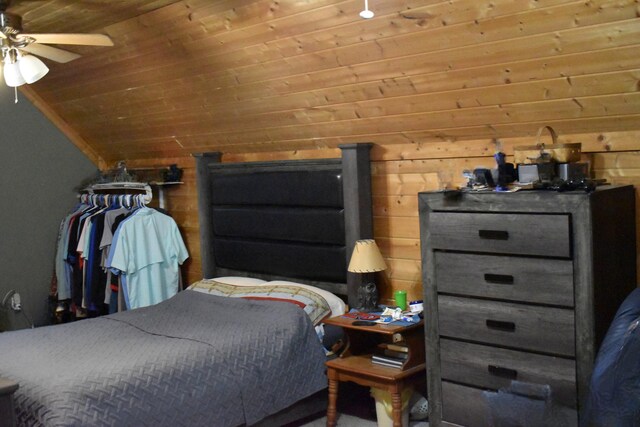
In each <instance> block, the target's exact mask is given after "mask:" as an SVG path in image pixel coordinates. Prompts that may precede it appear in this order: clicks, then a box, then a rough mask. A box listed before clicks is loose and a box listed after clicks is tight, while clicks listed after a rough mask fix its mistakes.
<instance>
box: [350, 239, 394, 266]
mask: <svg viewBox="0 0 640 427" xmlns="http://www.w3.org/2000/svg"><path fill="white" fill-rule="evenodd" d="M386 268H387V265H386V264H385V262H384V259H383V258H382V254H381V253H380V249H378V245H376V241H375V240H373V239H366V240H358V241H357V242H356V245H355V246H354V248H353V254H352V255H351V261H350V262H349V267H347V270H348V271H350V272H352V273H374V272H376V271H382V270H385V269H386Z"/></svg>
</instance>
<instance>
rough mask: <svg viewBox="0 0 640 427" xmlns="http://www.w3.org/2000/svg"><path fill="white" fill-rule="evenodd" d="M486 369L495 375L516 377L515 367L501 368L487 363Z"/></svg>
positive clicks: (512, 378) (513, 378)
mask: <svg viewBox="0 0 640 427" xmlns="http://www.w3.org/2000/svg"><path fill="white" fill-rule="evenodd" d="M487 370H488V371H489V373H490V374H491V375H495V376H496V377H502V378H509V379H511V380H515V379H516V378H518V371H516V370H515V369H509V368H503V367H501V366H495V365H487Z"/></svg>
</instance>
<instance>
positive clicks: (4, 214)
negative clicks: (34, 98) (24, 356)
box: [0, 78, 97, 331]
mask: <svg viewBox="0 0 640 427" xmlns="http://www.w3.org/2000/svg"><path fill="white" fill-rule="evenodd" d="M13 98H14V93H13V89H11V88H8V87H7V86H5V85H4V81H2V79H1V78H0V129H1V130H0V302H2V298H3V297H4V296H5V295H6V294H7V292H8V291H9V290H11V289H15V290H16V291H18V292H19V293H20V296H21V297H22V305H23V307H24V312H25V313H26V314H27V315H28V316H29V317H30V318H31V319H32V320H33V322H34V323H35V324H36V326H40V325H44V324H47V323H48V322H49V317H48V312H47V310H48V304H47V298H48V295H49V285H50V282H51V277H52V274H53V259H54V254H55V243H56V239H57V234H58V227H59V224H60V221H61V220H62V218H63V217H64V216H65V215H66V214H67V213H68V212H69V211H70V210H71V209H73V207H74V206H75V205H76V204H77V201H78V199H77V197H76V194H77V189H78V186H79V185H80V184H81V183H82V182H83V181H84V180H85V179H88V178H91V177H93V176H95V174H96V171H97V167H96V166H95V165H94V164H93V163H92V162H91V161H90V160H89V159H88V158H87V157H86V156H85V155H84V154H83V153H82V152H81V151H80V150H78V148H76V146H75V145H73V144H72V143H71V142H70V141H69V140H68V139H67V138H66V137H65V136H64V135H63V134H62V133H61V132H60V131H59V130H58V129H57V128H56V127H55V126H54V125H53V124H52V123H51V122H49V120H48V119H47V118H46V117H45V116H44V115H43V114H42V113H41V112H40V111H39V110H38V109H37V108H35V107H34V106H33V105H32V104H31V103H30V102H29V101H28V100H27V99H26V98H25V97H24V96H22V95H21V94H20V93H18V99H19V102H18V104H14V102H13ZM28 325H29V324H28V322H27V321H26V319H25V317H24V316H22V315H21V314H15V313H13V312H12V311H8V310H5V309H2V308H0V331H1V330H11V329H21V328H25V327H28Z"/></svg>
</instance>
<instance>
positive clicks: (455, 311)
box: [438, 295, 575, 357]
mask: <svg viewBox="0 0 640 427" xmlns="http://www.w3.org/2000/svg"><path fill="white" fill-rule="evenodd" d="M573 316H574V314H573V311H572V310H569V309H563V308H552V307H539V306H533V305H526V304H512V303H506V302H496V301H484V300H476V299H473V298H462V297H454V296H447V295H439V296H438V320H439V321H438V326H439V328H440V335H441V336H445V337H451V338H461V339H466V340H472V341H476V342H483V343H488V344H496V345H501V346H507V347H515V348H521V349H526V350H533V351H540V352H544V353H551V354H557V355H564V356H569V357H573V356H574V355H575V337H574V318H573Z"/></svg>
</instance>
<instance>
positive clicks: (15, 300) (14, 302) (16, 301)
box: [11, 292, 22, 312]
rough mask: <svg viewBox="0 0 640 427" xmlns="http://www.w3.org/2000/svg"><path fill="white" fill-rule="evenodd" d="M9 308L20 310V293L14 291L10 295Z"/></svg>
mask: <svg viewBox="0 0 640 427" xmlns="http://www.w3.org/2000/svg"><path fill="white" fill-rule="evenodd" d="M11 309H12V310H13V311H15V312H18V311H20V310H22V303H21V302H20V294H19V293H17V292H16V293H14V294H13V296H12V297H11Z"/></svg>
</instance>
